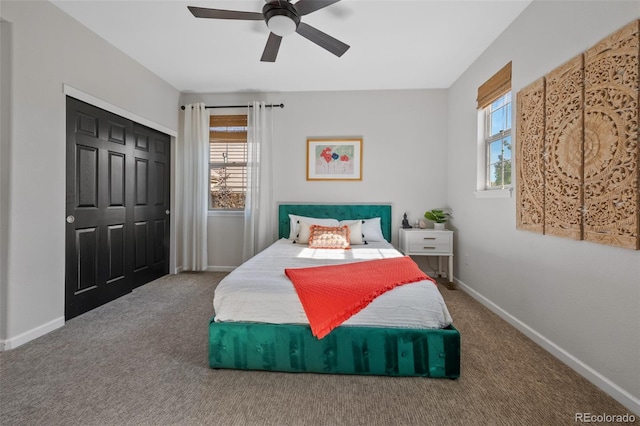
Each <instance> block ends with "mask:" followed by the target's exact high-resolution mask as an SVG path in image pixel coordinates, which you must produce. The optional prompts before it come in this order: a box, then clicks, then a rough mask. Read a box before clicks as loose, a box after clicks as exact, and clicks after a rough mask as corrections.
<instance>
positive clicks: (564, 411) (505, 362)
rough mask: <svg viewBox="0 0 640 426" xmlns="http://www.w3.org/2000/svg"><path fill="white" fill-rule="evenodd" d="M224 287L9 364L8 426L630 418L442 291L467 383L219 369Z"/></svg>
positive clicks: (151, 289) (102, 319) (193, 288)
mask: <svg viewBox="0 0 640 426" xmlns="http://www.w3.org/2000/svg"><path fill="white" fill-rule="evenodd" d="M224 275H225V274H223V273H182V274H180V275H177V276H167V277H164V278H162V279H159V280H157V281H154V282H152V283H150V284H147V285H146V286H143V287H140V288H139V289H137V290H135V291H134V292H133V293H131V294H129V295H127V296H125V297H122V298H120V299H118V300H116V301H114V302H111V303H109V304H107V305H105V306H102V307H100V308H98V309H95V310H93V311H91V312H88V313H86V314H84V315H81V316H80V317H77V318H75V319H73V320H71V321H68V322H67V324H66V325H65V326H64V327H63V328H61V329H59V330H56V331H54V332H52V333H50V334H48V335H46V336H43V337H41V338H39V339H36V340H35V341H32V342H29V343H27V344H25V345H23V346H21V347H19V348H16V349H14V350H11V351H7V352H3V353H0V424H2V425H447V424H451V425H487V424H491V425H570V424H576V423H575V422H574V414H575V413H576V412H579V413H582V412H589V413H592V414H601V413H607V414H624V413H627V412H628V410H627V409H625V408H624V407H623V406H621V405H620V404H618V403H617V402H616V401H615V400H613V399H612V398H610V397H609V396H607V395H606V394H604V393H603V392H602V391H600V390H599V389H597V388H596V387H595V386H593V385H591V384H590V383H589V382H588V381H586V380H585V379H583V378H582V377H580V376H579V375H577V374H576V373H574V372H573V371H572V370H571V369H569V368H568V367H566V366H565V365H564V364H562V363H561V362H559V361H558V360H556V359H555V358H554V357H552V356H551V355H549V354H548V353H547V352H545V351H544V350H543V349H541V348H540V347H538V346H537V345H535V344H534V343H533V342H531V341H530V340H529V339H527V338H526V337H525V336H524V335H522V334H521V333H519V332H518V331H517V330H515V329H514V328H513V327H511V326H510V325H508V324H507V323H505V322H504V321H503V320H501V319H500V318H499V317H497V316H496V315H494V314H493V313H492V312H490V311H489V310H487V309H486V308H485V307H483V306H482V305H480V304H479V303H477V302H476V301H475V300H473V299H472V298H471V297H470V296H468V295H467V294H466V293H464V292H463V291H460V290H457V291H451V290H447V289H446V288H444V287H442V286H441V287H440V290H441V292H442V294H443V295H444V297H445V300H446V302H447V304H448V306H449V309H450V311H451V313H452V316H453V318H454V323H455V325H456V327H457V328H458V329H459V330H460V332H461V335H462V366H461V377H460V379H459V380H455V381H454V380H449V379H424V378H390V377H366V376H362V377H361V376H337V375H320V374H290V373H274V372H255V371H235V370H211V369H209V368H208V366H207V323H208V319H209V318H210V317H211V315H212V303H211V300H212V296H213V290H214V288H215V286H216V284H217V283H218V281H219V280H220V279H221V278H222V277H224ZM636 417H638V416H637V415H636ZM591 424H595V423H591ZM635 424H640V423H639V421H638V420H636V423H635Z"/></svg>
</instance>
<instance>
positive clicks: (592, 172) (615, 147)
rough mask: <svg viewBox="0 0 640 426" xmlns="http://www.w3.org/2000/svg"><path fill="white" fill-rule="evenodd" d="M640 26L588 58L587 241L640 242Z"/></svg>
mask: <svg viewBox="0 0 640 426" xmlns="http://www.w3.org/2000/svg"><path fill="white" fill-rule="evenodd" d="M638 22H639V21H636V22H633V23H632V24H630V25H627V26H626V27H624V28H622V29H621V30H619V31H618V32H616V33H615V34H612V35H611V36H609V37H607V38H606V39H604V40H602V41H601V42H600V43H598V44H597V45H595V46H594V47H592V48H591V49H589V50H588V51H587V52H586V53H585V121H584V129H585V134H584V136H585V138H584V206H585V217H584V239H585V240H588V241H594V242H598V243H604V244H609V245H613V246H618V247H626V248H632V249H638V248H640V246H639V245H638V244H639V241H640V240H639V239H638V223H639V217H638V207H639V198H638V155H639V148H638V93H639V92H638V70H639V68H638V49H639V47H640V43H639V38H638V34H639V32H638Z"/></svg>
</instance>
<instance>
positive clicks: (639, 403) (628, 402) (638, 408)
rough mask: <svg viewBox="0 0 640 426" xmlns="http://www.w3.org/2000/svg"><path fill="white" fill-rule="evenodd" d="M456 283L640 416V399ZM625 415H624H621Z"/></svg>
mask: <svg viewBox="0 0 640 426" xmlns="http://www.w3.org/2000/svg"><path fill="white" fill-rule="evenodd" d="M454 282H455V283H456V284H457V285H458V286H459V287H460V288H461V289H462V290H464V291H465V292H466V293H467V294H469V295H470V296H471V297H473V298H474V299H476V300H477V301H478V302H480V303H482V304H483V305H484V306H486V307H487V308H489V309H490V310H491V311H493V312H494V313H495V314H496V315H498V316H499V317H500V318H502V319H503V320H505V321H506V322H508V323H509V324H511V325H512V326H514V327H515V328H517V329H518V330H519V331H521V332H522V333H523V334H524V335H525V336H527V337H528V338H530V339H531V340H533V341H534V342H535V343H537V344H538V345H540V346H541V347H542V348H543V349H545V350H546V351H547V352H549V353H550V354H551V355H553V356H555V357H556V358H558V359H559V360H560V361H562V362H563V363H565V364H566V365H567V366H568V367H570V368H571V369H573V370H574V371H575V372H577V373H578V374H580V375H581V376H583V377H584V378H585V379H587V380H589V381H590V382H591V383H593V384H594V385H595V386H597V387H598V388H600V389H602V391H604V392H605V393H606V394H608V395H609V396H611V397H612V398H613V399H615V400H616V401H618V402H619V403H620V404H622V405H624V406H625V407H626V408H628V409H629V410H630V411H631V412H633V413H634V414H636V415H638V416H640V399H639V398H636V397H635V396H633V395H631V394H630V393H629V392H627V391H626V390H624V389H622V388H621V387H620V386H618V385H616V384H615V383H613V382H612V381H611V380H609V379H608V378H606V377H605V376H603V375H602V374H600V373H599V372H597V371H596V370H594V369H593V368H591V367H590V366H588V365H587V364H585V363H584V362H582V361H581V360H579V359H578V358H576V357H575V356H573V355H572V354H570V353H569V352H567V351H566V350H564V349H563V348H561V347H560V346H558V345H556V344H555V343H553V342H552V341H551V340H549V339H547V338H546V337H545V336H543V335H542V334H540V333H539V332H537V331H536V330H534V329H532V328H531V327H529V326H528V325H527V324H525V323H523V322H522V321H520V320H519V319H518V318H516V317H514V316H513V315H511V314H510V313H508V312H507V311H505V310H504V309H502V308H501V307H500V306H498V305H496V304H495V303H493V302H492V301H491V300H489V299H487V298H486V297H485V296H483V295H482V294H480V293H478V292H477V291H475V290H474V289H472V288H471V287H469V286H468V285H466V284H465V283H463V282H462V281H460V280H459V279H457V278H455V277H454ZM620 414H624V413H620Z"/></svg>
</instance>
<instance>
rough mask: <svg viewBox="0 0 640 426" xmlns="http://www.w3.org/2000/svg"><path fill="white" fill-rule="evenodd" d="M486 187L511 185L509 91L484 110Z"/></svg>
mask: <svg viewBox="0 0 640 426" xmlns="http://www.w3.org/2000/svg"><path fill="white" fill-rule="evenodd" d="M484 116H485V120H486V122H485V126H484V129H485V132H484V134H485V135H484V148H485V153H486V157H485V158H486V160H485V164H486V170H485V176H486V182H485V188H486V189H494V188H504V187H506V186H510V185H511V92H509V93H507V94H506V95H503V96H501V97H499V98H498V99H497V100H495V101H493V102H492V103H491V104H490V105H489V106H488V107H486V108H485V110H484Z"/></svg>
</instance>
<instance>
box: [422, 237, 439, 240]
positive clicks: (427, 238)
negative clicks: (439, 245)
mask: <svg viewBox="0 0 640 426" xmlns="http://www.w3.org/2000/svg"><path fill="white" fill-rule="evenodd" d="M424 239H425V240H435V239H436V237H424Z"/></svg>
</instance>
